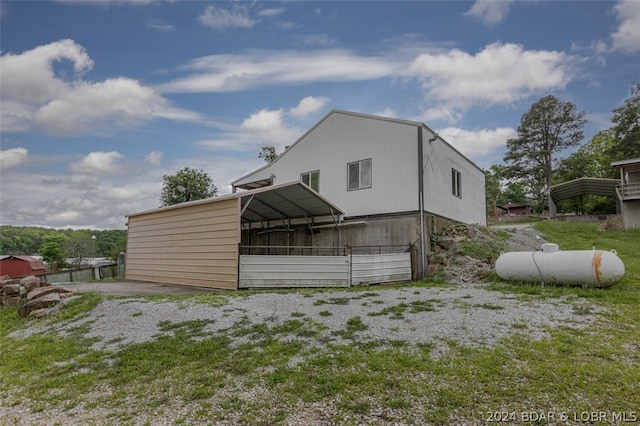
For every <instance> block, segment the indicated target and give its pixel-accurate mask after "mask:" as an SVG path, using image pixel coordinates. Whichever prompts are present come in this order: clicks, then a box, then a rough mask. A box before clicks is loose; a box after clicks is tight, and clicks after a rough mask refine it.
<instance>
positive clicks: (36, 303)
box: [18, 293, 60, 318]
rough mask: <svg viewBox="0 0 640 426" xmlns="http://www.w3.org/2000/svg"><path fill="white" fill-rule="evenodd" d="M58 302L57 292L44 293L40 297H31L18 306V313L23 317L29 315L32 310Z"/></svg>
mask: <svg viewBox="0 0 640 426" xmlns="http://www.w3.org/2000/svg"><path fill="white" fill-rule="evenodd" d="M58 302H60V295H59V294H58V293H50V294H45V295H43V296H42V297H38V298H37V299H33V300H30V301H28V302H27V303H25V304H24V305H23V306H21V307H20V309H18V314H19V315H20V316H21V317H23V318H24V317H27V316H29V314H30V313H31V312H32V311H35V310H37V309H44V308H48V307H50V306H53V305H55V304H56V303H58Z"/></svg>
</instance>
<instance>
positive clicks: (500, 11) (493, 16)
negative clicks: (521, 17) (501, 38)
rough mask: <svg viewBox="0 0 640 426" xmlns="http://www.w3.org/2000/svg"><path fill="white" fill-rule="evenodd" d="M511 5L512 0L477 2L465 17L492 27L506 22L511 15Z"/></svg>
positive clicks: (477, 0) (478, 0) (479, 0)
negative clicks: (508, 15)
mask: <svg viewBox="0 0 640 426" xmlns="http://www.w3.org/2000/svg"><path fill="white" fill-rule="evenodd" d="M510 3H511V0H476V1H475V3H473V6H471V8H470V9H469V10H467V11H466V12H465V13H464V15H465V16H470V17H472V18H474V19H477V20H478V21H480V22H482V23H483V24H484V25H486V26H487V27H491V26H494V25H496V24H499V23H500V22H502V21H504V20H505V18H506V17H507V14H508V13H509V7H510Z"/></svg>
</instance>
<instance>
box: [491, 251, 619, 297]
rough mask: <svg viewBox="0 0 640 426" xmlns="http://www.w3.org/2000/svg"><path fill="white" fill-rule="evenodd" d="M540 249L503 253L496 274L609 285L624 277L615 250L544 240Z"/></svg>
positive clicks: (508, 276)
mask: <svg viewBox="0 0 640 426" xmlns="http://www.w3.org/2000/svg"><path fill="white" fill-rule="evenodd" d="M541 250H542V251H520V252H507V253H502V254H501V255H500V257H498V260H497V261H496V273H497V274H498V276H499V277H500V278H502V279H504V280H514V281H525V282H538V283H540V282H542V283H549V284H567V285H576V286H582V287H610V286H612V285H613V284H615V283H617V282H618V281H620V280H621V279H622V277H624V263H622V260H620V258H619V257H618V254H617V253H616V252H615V250H611V251H604V250H595V249H594V250H567V251H561V250H560V249H559V247H558V245H557V244H553V243H545V244H542V246H541Z"/></svg>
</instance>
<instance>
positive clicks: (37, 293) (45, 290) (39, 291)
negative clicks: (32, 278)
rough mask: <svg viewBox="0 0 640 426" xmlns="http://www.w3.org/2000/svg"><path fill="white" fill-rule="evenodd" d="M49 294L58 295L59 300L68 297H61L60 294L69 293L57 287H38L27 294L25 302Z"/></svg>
mask: <svg viewBox="0 0 640 426" xmlns="http://www.w3.org/2000/svg"><path fill="white" fill-rule="evenodd" d="M51 293H58V294H59V295H60V297H61V298H64V297H68V296H62V294H63V293H71V291H70V290H68V289H66V288H64V287H58V286H48V287H38V288H34V289H33V290H31V291H30V292H29V293H27V302H29V301H31V300H34V299H38V298H40V297H43V296H45V295H47V294H51Z"/></svg>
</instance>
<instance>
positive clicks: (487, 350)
mask: <svg viewBox="0 0 640 426" xmlns="http://www.w3.org/2000/svg"><path fill="white" fill-rule="evenodd" d="M535 226H536V229H537V230H539V231H540V232H542V233H544V235H545V237H546V239H547V240H549V241H553V242H555V243H558V244H559V245H560V247H561V248H562V249H591V248H592V247H593V246H595V247H596V248H599V249H606V250H609V249H615V250H616V251H617V252H618V254H619V256H620V257H621V258H622V260H623V261H624V263H625V266H626V271H627V273H626V276H625V278H624V279H623V281H622V282H621V283H619V284H616V285H615V286H613V287H611V288H608V289H582V288H574V287H550V286H545V287H544V288H542V287H540V286H539V285H531V284H522V283H506V282H496V283H490V284H486V285H487V287H488V288H490V289H491V290H492V291H495V293H496V296H497V297H498V296H499V295H504V294H508V295H511V296H513V297H518V298H523V299H525V300H536V299H545V300H551V301H557V303H562V300H565V299H564V298H566V297H567V296H571V297H574V298H578V299H584V300H587V301H590V302H592V303H594V304H595V305H597V306H599V307H602V308H604V309H605V310H604V312H603V313H602V314H601V315H600V317H599V319H598V320H597V321H596V322H595V323H594V324H593V325H590V326H588V327H587V328H582V329H571V328H564V327H563V328H556V329H552V330H549V338H548V339H543V340H532V339H531V338H529V337H528V336H527V335H526V334H523V333H521V334H516V335H514V336H512V337H510V338H507V339H504V340H502V341H501V342H500V343H499V344H498V345H495V346H491V347H478V348H469V347H464V346H461V345H458V344H456V343H455V341H453V340H452V341H451V342H450V344H449V351H448V352H447V353H446V354H444V355H442V356H439V357H435V356H433V355H434V354H433V353H432V351H433V345H430V344H429V342H425V343H424V344H419V345H411V344H407V343H406V342H403V341H393V342H390V344H389V342H387V343H386V344H378V343H371V342H369V343H359V342H358V341H357V340H354V341H353V343H351V344H342V345H330V346H329V348H328V349H326V350H325V349H316V348H313V347H306V346H305V345H303V344H302V343H300V341H299V340H294V339H291V340H287V339H278V338H276V337H275V336H282V335H283V334H290V335H297V336H306V337H309V338H313V337H314V336H315V335H317V333H318V331H319V326H318V324H314V323H312V322H309V321H305V320H304V319H303V318H297V317H296V316H295V315H294V316H292V318H291V320H290V321H287V322H286V323H284V324H283V325H278V326H275V325H271V324H266V323H265V324H261V325H260V326H256V325H253V326H251V327H249V326H248V325H247V324H241V323H239V324H236V325H235V326H234V327H233V328H232V329H230V330H229V331H228V332H227V333H225V334H221V335H219V336H205V335H202V333H201V331H202V329H203V327H204V326H205V325H206V324H205V322H197V321H196V322H186V323H172V322H171V321H170V318H168V319H167V321H166V322H163V324H162V327H165V328H166V329H171V330H172V331H173V333H172V335H171V336H164V337H159V338H157V339H156V340H153V341H150V342H146V343H142V344H135V345H130V346H127V347H125V348H123V349H121V350H118V351H116V352H108V351H101V350H93V349H91V345H92V343H93V341H92V340H90V339H86V338H84V337H83V336H84V333H83V329H82V327H80V328H78V329H75V330H70V331H69V332H68V333H67V334H66V335H65V336H60V335H58V334H55V333H54V332H53V331H50V332H44V333H41V334H37V335H33V336H31V337H23V338H16V337H10V336H9V334H10V333H11V332H12V331H15V330H20V329H24V328H26V327H28V326H30V325H33V324H35V323H41V324H42V325H45V326H50V327H55V326H56V325H59V324H63V323H65V322H66V321H69V320H70V319H73V318H79V317H82V316H83V315H86V312H88V311H89V310H91V309H93V308H94V307H95V306H97V304H98V303H100V300H101V296H99V295H96V294H85V295H83V296H82V297H81V298H79V299H76V300H74V301H72V302H70V303H69V304H67V305H65V306H64V308H63V309H62V310H60V311H59V312H57V313H55V314H53V315H52V316H50V317H48V318H45V319H38V320H34V319H27V320H25V319H20V318H18V316H17V314H16V310H15V308H5V309H2V310H0V321H1V323H0V324H1V326H2V328H1V330H0V406H1V407H4V408H2V409H0V410H2V411H0V421H2V422H3V423H7V424H13V423H16V424H21V423H20V420H19V419H20V416H13V415H12V413H18V412H19V410H21V409H24V408H27V409H29V410H30V412H31V413H32V414H31V415H32V416H37V415H38V413H39V414H41V415H42V416H43V419H45V420H42V421H39V422H38V423H39V424H43V423H44V424H55V422H56V421H57V422H59V424H68V423H87V422H89V423H94V424H156V423H158V422H160V421H161V420H163V421H164V422H169V423H173V424H215V423H226V424H251V425H253V424H264V425H267V424H286V423H289V422H291V423H294V422H297V423H298V424H308V423H313V422H315V423H316V424H330V423H337V424H359V423H367V424H388V423H405V424H446V423H458V424H474V423H475V424H486V423H492V422H502V423H506V424H530V423H531V422H535V423H542V424H546V423H551V424H558V423H563V424H565V423H567V424H585V423H589V424H613V423H623V421H625V420H627V421H633V422H634V423H636V422H637V421H638V420H640V392H639V391H638V383H640V309H639V304H640V258H639V253H640V232H638V231H634V232H610V233H601V232H598V231H597V226H598V224H580V223H562V222H540V223H537V224H536V225H535ZM443 285H444V286H446V285H448V284H446V283H442V282H421V283H411V284H406V285H405V286H411V287H415V288H416V291H423V289H425V288H433V287H436V286H443ZM307 291H311V290H307ZM360 291H361V297H363V296H366V295H367V294H368V293H366V292H367V291H368V292H371V289H368V290H366V289H363V290H360ZM376 291H384V289H382V288H379V289H376ZM303 293H304V292H303ZM191 297H201V296H191ZM225 297H226V296H225ZM225 297H220V296H216V297H214V298H212V299H211V301H209V300H207V299H206V298H202V297H201V298H200V299H199V300H197V302H198V303H209V302H211V304H212V305H215V306H222V307H224V303H225V302H224V300H225ZM228 297H242V295H230V296H228ZM325 299H326V300H327V301H328V302H327V303H326V304H324V305H323V306H322V309H326V310H323V311H322V312H323V313H326V315H327V316H330V315H331V307H332V305H333V304H337V303H338V301H335V303H333V299H331V295H330V293H329V292H327V295H326V297H325ZM180 300H182V301H185V302H186V301H188V298H186V297H185V298H183V299H180ZM329 302H332V303H329ZM398 306H401V307H402V308H403V311H402V312H411V311H412V310H428V309H430V308H431V306H426V305H425V306H422V305H419V306H418V305H416V306H411V305H406V306H402V304H400V305H398ZM388 314H389V315H391V314H394V312H390V313H388ZM132 317H134V318H132V320H134V319H135V315H132ZM364 326H365V325H364V324H363V323H362V321H361V320H360V318H359V317H354V318H352V319H350V320H349V321H348V322H347V324H346V326H345V330H344V334H345V336H349V335H352V334H353V333H355V332H357V331H358V330H361V329H362V327H364ZM425 326H435V327H437V326H438V325H437V324H425ZM523 327H526V325H523ZM240 336H245V337H246V336H251V338H250V339H244V340H242V341H241V343H240V344H237V343H235V342H234V339H235V338H237V337H240ZM12 410H13V411H12ZM51 413H54V415H53V417H51ZM3 415H4V416H5V417H4V418H3V417H2V416H3ZM47 416H49V417H47ZM46 419H53V420H46ZM167 419H169V420H167ZM32 423H35V422H32ZM25 424H31V423H25Z"/></svg>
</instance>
